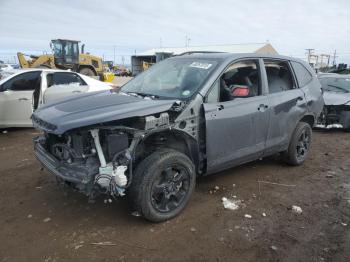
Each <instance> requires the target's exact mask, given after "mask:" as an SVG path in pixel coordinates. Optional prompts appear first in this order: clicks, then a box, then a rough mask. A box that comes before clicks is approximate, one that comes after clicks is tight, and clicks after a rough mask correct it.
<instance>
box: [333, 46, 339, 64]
mask: <svg viewBox="0 0 350 262" xmlns="http://www.w3.org/2000/svg"><path fill="white" fill-rule="evenodd" d="M337 57H338V56H337V50H336V49H334V53H333V63H332V64H333V66H336V61H335V59H336V58H337Z"/></svg>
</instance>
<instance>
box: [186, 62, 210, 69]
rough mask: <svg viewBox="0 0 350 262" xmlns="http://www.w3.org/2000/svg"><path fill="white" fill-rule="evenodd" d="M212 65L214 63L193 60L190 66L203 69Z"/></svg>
mask: <svg viewBox="0 0 350 262" xmlns="http://www.w3.org/2000/svg"><path fill="white" fill-rule="evenodd" d="M211 66H212V64H209V63H202V62H193V63H192V64H190V67H196V68H201V69H209V68H210V67H211Z"/></svg>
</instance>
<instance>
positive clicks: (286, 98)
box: [264, 59, 307, 155]
mask: <svg viewBox="0 0 350 262" xmlns="http://www.w3.org/2000/svg"><path fill="white" fill-rule="evenodd" d="M264 65H265V66H264V68H265V72H264V73H266V79H267V85H268V92H269V94H268V100H269V104H270V105H271V110H270V126H269V131H268V137H267V141H266V151H265V155H269V154H272V153H275V152H279V151H282V150H285V149H286V148H287V147H288V145H289V140H290V137H291V135H292V133H293V131H294V129H295V127H296V124H297V123H298V121H299V120H300V119H301V117H302V116H303V115H304V114H305V112H306V111H307V105H306V100H305V96H304V93H303V92H302V91H301V90H300V89H299V88H298V86H297V84H296V79H295V77H294V75H293V73H292V69H291V65H290V63H289V61H287V60H273V59H264Z"/></svg>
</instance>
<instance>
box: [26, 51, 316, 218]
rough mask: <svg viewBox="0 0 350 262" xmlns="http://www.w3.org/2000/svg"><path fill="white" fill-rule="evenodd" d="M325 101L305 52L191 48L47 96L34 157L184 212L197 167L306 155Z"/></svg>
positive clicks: (152, 207)
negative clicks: (105, 86) (61, 97)
mask: <svg viewBox="0 0 350 262" xmlns="http://www.w3.org/2000/svg"><path fill="white" fill-rule="evenodd" d="M322 107H323V98H322V92H321V88H320V83H319V81H318V80H317V78H316V75H315V73H314V72H313V70H312V69H311V68H310V66H309V65H308V64H306V63H305V62H303V61H301V60H298V59H294V58H290V57H284V56H277V55H259V54H228V53H189V54H183V55H180V56H175V57H172V58H169V59H166V60H164V61H162V62H160V63H157V64H155V65H153V66H152V67H151V68H150V69H148V70H147V71H145V72H143V73H142V74H140V75H138V76H137V77H135V78H134V79H133V80H131V81H130V82H128V83H127V84H125V85H124V86H122V87H121V88H119V89H117V90H110V91H103V92H96V93H93V94H91V93H90V94H83V95H81V96H79V97H72V98H69V99H66V100H65V101H60V102H56V103H52V104H48V105H45V106H43V107H41V108H40V109H39V110H37V111H36V112H35V113H34V114H33V115H32V121H33V123H34V126H35V127H36V128H37V129H39V130H41V131H43V134H42V135H41V136H39V137H37V138H35V139H34V151H35V155H36V157H37V159H38V160H39V161H40V162H41V163H42V165H43V166H44V167H46V168H47V169H48V170H49V171H50V172H51V173H53V174H54V175H56V177H57V178H58V179H59V180H61V181H63V182H65V183H67V184H69V185H71V186H73V187H74V188H76V189H78V190H79V191H81V192H83V193H85V194H86V195H88V196H89V197H90V198H94V197H95V196H97V195H98V194H101V193H102V194H107V195H109V196H112V197H117V196H123V195H127V197H128V199H129V200H130V203H131V207H132V210H133V211H137V212H138V213H139V214H141V215H142V216H144V217H145V218H146V219H148V220H150V221H155V222H159V221H164V220H167V219H170V218H172V217H174V216H176V215H178V214H179V213H180V212H181V211H182V210H183V209H184V207H185V206H186V204H187V203H188V201H189V198H190V196H191V194H192V192H193V190H194V187H195V181H196V177H197V176H203V175H207V174H212V173H215V172H218V171H221V170H224V169H227V168H230V167H233V166H237V165H240V164H242V163H246V162H249V161H253V160H256V159H259V158H262V157H265V156H269V155H272V154H281V155H282V157H283V159H284V160H285V161H286V162H287V163H289V164H291V165H300V164H302V163H303V162H304V161H305V159H306V157H307V155H308V152H309V150H310V143H311V136H312V127H313V125H314V123H315V119H317V117H318V116H319V114H320V112H321V111H322Z"/></svg>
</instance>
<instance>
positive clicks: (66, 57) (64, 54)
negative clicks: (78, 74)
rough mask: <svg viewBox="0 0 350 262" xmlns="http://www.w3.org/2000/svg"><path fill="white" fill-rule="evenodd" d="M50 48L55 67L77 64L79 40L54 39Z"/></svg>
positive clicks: (70, 66) (71, 66)
mask: <svg viewBox="0 0 350 262" xmlns="http://www.w3.org/2000/svg"><path fill="white" fill-rule="evenodd" d="M51 49H52V51H53V55H54V58H55V64H56V66H57V67H64V68H67V67H68V68H73V67H75V66H77V65H78V64H79V41H74V40H65V39H55V40H52V41H51Z"/></svg>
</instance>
